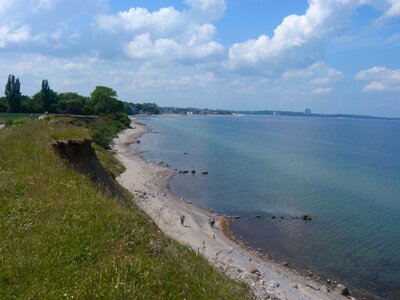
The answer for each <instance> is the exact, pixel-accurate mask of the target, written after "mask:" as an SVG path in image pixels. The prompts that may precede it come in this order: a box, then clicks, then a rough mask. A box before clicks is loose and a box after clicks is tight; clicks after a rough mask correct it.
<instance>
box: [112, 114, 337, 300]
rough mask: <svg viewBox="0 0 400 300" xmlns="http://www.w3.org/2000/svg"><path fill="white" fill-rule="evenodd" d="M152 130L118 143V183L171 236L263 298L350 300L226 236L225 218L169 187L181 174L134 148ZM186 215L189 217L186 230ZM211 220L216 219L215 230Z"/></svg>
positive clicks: (135, 130) (128, 133)
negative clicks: (121, 167)
mask: <svg viewBox="0 0 400 300" xmlns="http://www.w3.org/2000/svg"><path fill="white" fill-rule="evenodd" d="M146 132H148V128H146V127H145V126H143V125H141V124H137V123H135V122H134V121H133V122H132V129H128V130H125V131H124V132H122V133H121V134H120V135H119V137H118V138H117V139H115V140H114V146H113V150H115V151H116V153H117V157H118V159H119V160H120V161H121V162H122V163H123V164H124V165H125V167H126V171H125V172H124V173H123V174H122V175H121V176H120V177H119V178H117V180H118V181H119V183H120V184H121V185H122V186H124V187H125V188H127V189H128V190H129V191H131V193H132V194H133V195H134V198H133V201H135V202H136V204H137V205H138V206H139V207H140V208H142V209H143V210H144V211H145V212H146V213H147V214H148V215H149V216H150V217H151V218H152V220H153V221H154V222H155V223H156V224H157V225H158V227H159V228H160V229H161V230H162V231H163V232H164V233H165V234H167V235H168V236H170V237H171V238H173V239H175V240H177V241H178V242H180V243H182V244H184V245H187V246H188V247H190V248H191V249H193V251H195V252H197V253H199V254H200V255H203V256H204V257H205V258H206V259H207V260H208V261H209V262H210V263H211V264H212V265H213V266H215V268H216V269H218V270H219V271H221V272H223V273H224V274H226V275H227V276H229V277H231V278H233V279H235V280H239V281H244V282H246V283H247V284H248V286H249V287H250V289H251V290H252V291H253V293H254V294H255V296H256V298H257V299H269V298H272V299H340V298H343V299H344V297H343V296H340V295H339V293H337V292H336V291H334V290H332V288H331V287H327V286H324V285H321V284H320V283H317V282H316V281H314V280H312V279H310V278H305V277H303V276H301V275H299V274H297V273H295V272H293V271H292V270H289V269H288V268H286V267H285V266H283V265H281V264H278V263H274V262H271V261H266V260H264V259H262V258H260V257H258V256H257V255H255V254H254V253H251V252H250V251H247V250H246V249H244V248H243V247H241V246H240V245H238V244H236V243H234V242H233V241H231V240H230V239H229V238H227V237H226V236H225V235H224V233H223V232H222V230H221V220H222V218H221V217H218V216H215V215H213V214H212V213H211V212H207V211H204V210H202V209H200V208H198V207H196V206H195V205H193V204H191V203H190V202H187V201H185V200H184V199H180V198H178V197H176V196H174V195H173V194H172V193H170V191H169V188H168V183H169V179H170V178H171V176H173V175H174V174H175V171H174V170H172V169H170V168H166V167H164V166H160V165H157V164H154V163H150V162H148V161H146V160H144V159H142V158H141V157H140V155H139V154H140V153H138V151H137V150H134V149H132V148H130V147H129V146H130V145H131V144H133V143H136V142H137V139H138V138H139V137H140V136H142V135H143V134H145V133H146ZM181 215H185V217H186V218H185V223H184V226H182V225H181V223H180V216H181ZM211 217H214V218H215V219H216V226H215V227H214V228H212V227H211V226H210V224H209V219H210V218H211ZM328 290H329V292H328Z"/></svg>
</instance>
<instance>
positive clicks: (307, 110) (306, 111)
mask: <svg viewBox="0 0 400 300" xmlns="http://www.w3.org/2000/svg"><path fill="white" fill-rule="evenodd" d="M304 114H305V115H306V116H310V115H311V109H309V108H306V109H305V110H304Z"/></svg>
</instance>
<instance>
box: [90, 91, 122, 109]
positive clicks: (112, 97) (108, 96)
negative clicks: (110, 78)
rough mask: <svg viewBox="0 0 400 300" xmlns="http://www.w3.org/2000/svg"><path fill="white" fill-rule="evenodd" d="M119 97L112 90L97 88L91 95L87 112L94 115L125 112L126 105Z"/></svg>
mask: <svg viewBox="0 0 400 300" xmlns="http://www.w3.org/2000/svg"><path fill="white" fill-rule="evenodd" d="M117 96H118V95H117V92H116V91H114V90H113V89H112V88H109V87H106V86H97V87H96V88H95V89H94V91H93V92H92V93H91V94H90V100H89V102H88V103H87V105H86V106H85V111H86V112H91V113H94V114H103V113H116V112H123V111H124V103H123V102H122V101H120V100H118V99H117Z"/></svg>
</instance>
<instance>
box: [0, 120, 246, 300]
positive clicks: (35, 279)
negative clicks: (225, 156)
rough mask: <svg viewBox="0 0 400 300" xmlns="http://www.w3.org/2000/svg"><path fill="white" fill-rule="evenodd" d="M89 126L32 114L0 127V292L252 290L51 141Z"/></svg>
mask: <svg viewBox="0 0 400 300" xmlns="http://www.w3.org/2000/svg"><path fill="white" fill-rule="evenodd" d="M88 134H89V131H88V130H87V129H84V128H81V127H76V126H74V125H63V126H62V125H58V124H51V123H46V122H39V121H26V123H25V124H23V125H21V126H13V127H9V128H8V129H4V130H0V299H43V298H44V299H60V298H66V299H67V298H69V299H72V298H74V299H77V298H79V299H92V298H103V299H248V298H251V297H250V295H249V293H248V290H247V288H246V287H245V286H244V285H243V284H239V283H236V282H233V281H231V280H229V279H227V278H226V277H224V276H223V275H222V274H220V273H218V272H217V271H215V270H214V269H213V268H212V267H211V266H210V265H209V264H208V263H207V262H206V261H205V260H204V259H203V258H202V257H200V256H198V255H196V254H195V253H194V252H192V251H190V250H189V249H187V248H186V247H184V246H182V245H179V244H178V243H176V242H174V241H172V240H170V239H169V238H167V237H166V236H165V235H164V234H162V233H161V232H160V231H159V230H158V228H157V227H156V226H155V225H154V224H153V223H152V222H151V221H150V220H149V218H148V217H147V216H146V215H145V214H144V213H143V212H142V211H140V210H139V209H138V208H137V207H136V206H134V205H133V204H126V203H130V202H129V201H128V200H129V199H125V200H126V201H119V200H116V199H115V198H113V197H111V196H109V195H106V194H104V193H102V192H101V191H100V190H99V189H97V188H96V187H95V185H94V184H93V183H92V182H91V181H90V179H89V178H88V177H86V176H84V175H81V174H78V173H76V172H75V171H73V170H72V169H71V168H70V167H69V166H67V165H66V164H65V163H64V162H62V161H61V160H60V159H59V158H58V157H57V155H56V154H55V153H54V151H53V150H52V148H51V141H52V140H53V139H55V138H70V137H80V136H88ZM110 155H111V154H110V153H105V152H103V156H104V157H106V160H108V162H107V164H108V165H112V161H113V157H112V155H111V156H110ZM104 157H103V158H102V157H101V156H100V159H104ZM115 172H119V171H118V170H116V171H115ZM123 203H125V204H123Z"/></svg>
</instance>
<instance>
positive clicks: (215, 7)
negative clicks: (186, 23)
mask: <svg viewBox="0 0 400 300" xmlns="http://www.w3.org/2000/svg"><path fill="white" fill-rule="evenodd" d="M185 2H186V3H187V4H188V5H189V6H190V7H191V10H192V13H191V15H192V17H194V18H196V19H201V20H203V21H206V22H210V21H214V20H218V19H219V18H221V17H222V16H223V15H224V12H225V9H226V2H225V0H185Z"/></svg>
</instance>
